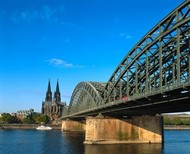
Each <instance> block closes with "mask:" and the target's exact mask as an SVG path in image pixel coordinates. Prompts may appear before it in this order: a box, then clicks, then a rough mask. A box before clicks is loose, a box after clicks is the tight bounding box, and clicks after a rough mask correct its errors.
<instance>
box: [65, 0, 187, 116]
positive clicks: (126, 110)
mask: <svg viewBox="0 0 190 154" xmlns="http://www.w3.org/2000/svg"><path fill="white" fill-rule="evenodd" d="M189 44H190V0H187V1H185V2H184V3H182V4H181V5H180V6H178V7H177V8H176V9H174V10H173V11H172V12H171V13H170V14H169V15H167V16H166V17H165V18H164V19H163V20H162V21H160V22H159V23H158V24H157V25H156V26H155V27H153V28H152V29H151V30H150V31H149V32H148V33H147V34H146V35H145V36H144V37H143V38H142V39H141V40H140V41H139V42H138V43H137V44H136V45H135V46H134V47H133V48H132V49H131V50H130V51H129V52H128V54H127V55H126V56H125V57H124V59H123V60H122V61H121V63H120V64H119V65H118V67H117V68H116V69H115V71H114V72H113V74H112V75H111V77H110V79H109V81H108V82H107V83H98V82H81V83H79V84H78V85H77V86H76V88H75V90H74V92H73V94H72V97H71V101H70V105H69V108H68V113H67V116H65V117H72V116H82V115H95V114H98V113H105V114H109V113H110V114H111V115H113V114H117V115H130V114H135V115H138V114H156V113H163V112H173V111H189V110H190V99H189V97H190V45H189ZM168 102H173V103H172V104H171V103H168ZM180 102H183V103H180Z"/></svg>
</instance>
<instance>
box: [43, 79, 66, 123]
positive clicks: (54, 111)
mask: <svg viewBox="0 0 190 154" xmlns="http://www.w3.org/2000/svg"><path fill="white" fill-rule="evenodd" d="M64 106H65V103H64V102H61V93H60V91H59V82H58V80H57V85H56V90H55V92H54V96H53V97H52V92H51V84H50V80H49V82H48V88H47V92H46V97H45V101H43V102H42V114H44V115H48V116H49V117H50V118H51V120H57V119H58V118H60V117H61V116H62V112H63V109H64Z"/></svg>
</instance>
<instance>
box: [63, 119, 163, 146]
mask: <svg viewBox="0 0 190 154" xmlns="http://www.w3.org/2000/svg"><path fill="white" fill-rule="evenodd" d="M62 130H63V131H76V130H77V131H79V130H80V131H85V141H84V144H123V143H162V142H163V118H162V117H161V116H133V117H128V118H125V119H116V118H112V117H99V116H97V117H87V118H86V122H84V121H83V122H81V121H80V122H77V121H71V120H65V121H63V122H62Z"/></svg>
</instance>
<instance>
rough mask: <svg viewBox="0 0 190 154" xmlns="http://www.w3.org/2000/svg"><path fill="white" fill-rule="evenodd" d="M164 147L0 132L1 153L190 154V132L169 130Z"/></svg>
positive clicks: (44, 133) (50, 133)
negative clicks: (89, 143)
mask: <svg viewBox="0 0 190 154" xmlns="http://www.w3.org/2000/svg"><path fill="white" fill-rule="evenodd" d="M164 140H165V141H164V144H163V145H161V144H122V145H84V144H83V141H84V133H73V132H72V133H71V132H61V131H59V130H52V131H37V130H0V154H190V130H165V131H164Z"/></svg>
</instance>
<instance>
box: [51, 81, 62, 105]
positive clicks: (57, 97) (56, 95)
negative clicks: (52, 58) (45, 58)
mask: <svg viewBox="0 0 190 154" xmlns="http://www.w3.org/2000/svg"><path fill="white" fill-rule="evenodd" d="M53 99H54V101H55V102H61V94H60V91H59V81H58V79H57V85H56V91H55V92H54V97H53Z"/></svg>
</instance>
